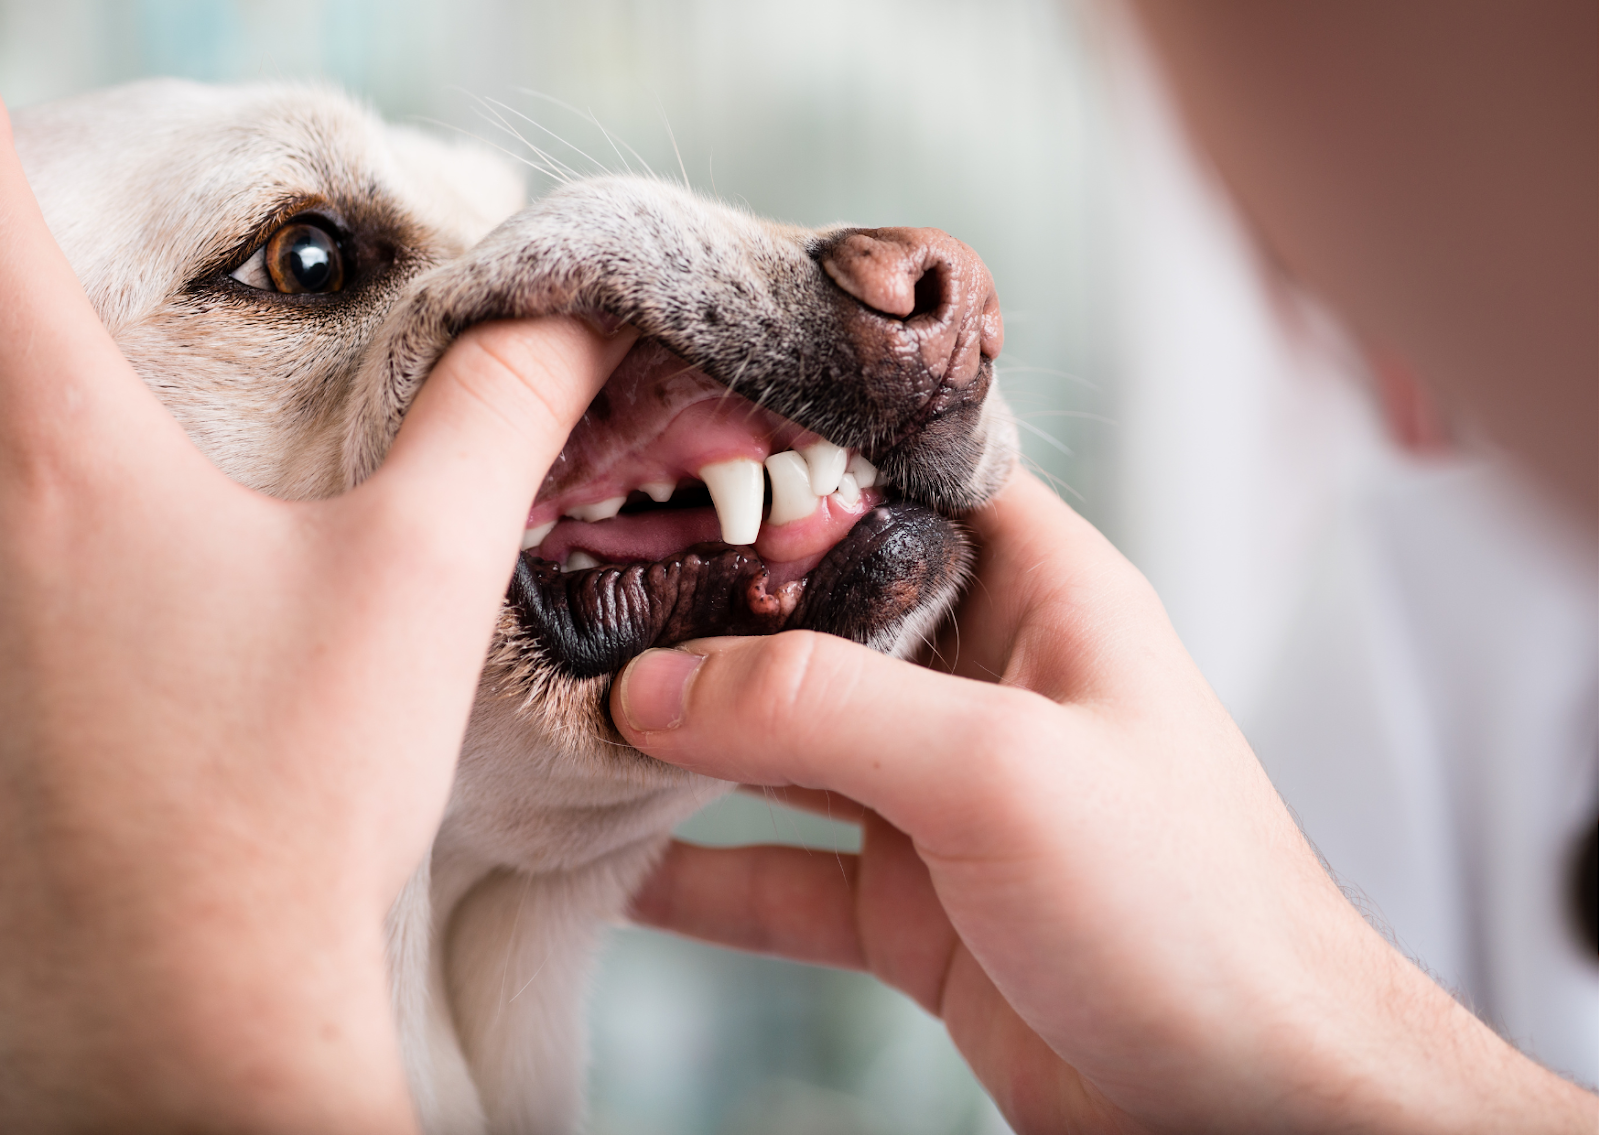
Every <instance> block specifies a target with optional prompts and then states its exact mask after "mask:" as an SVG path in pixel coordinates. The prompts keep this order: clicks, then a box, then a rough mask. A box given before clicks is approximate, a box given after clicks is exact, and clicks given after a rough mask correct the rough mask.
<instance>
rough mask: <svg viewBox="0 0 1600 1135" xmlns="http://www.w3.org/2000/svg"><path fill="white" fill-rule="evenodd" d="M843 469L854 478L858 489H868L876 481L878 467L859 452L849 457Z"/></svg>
mask: <svg viewBox="0 0 1600 1135" xmlns="http://www.w3.org/2000/svg"><path fill="white" fill-rule="evenodd" d="M845 471H846V472H847V473H849V474H850V475H851V476H852V477H854V478H855V479H856V488H858V489H870V488H872V486H873V485H876V484H877V483H878V467H877V466H876V465H874V464H873V463H872V462H870V461H868V460H867V459H866V458H865V457H863V456H861V454H859V453H858V454H856V455H855V456H854V457H852V458H851V459H850V464H849V465H847V466H845Z"/></svg>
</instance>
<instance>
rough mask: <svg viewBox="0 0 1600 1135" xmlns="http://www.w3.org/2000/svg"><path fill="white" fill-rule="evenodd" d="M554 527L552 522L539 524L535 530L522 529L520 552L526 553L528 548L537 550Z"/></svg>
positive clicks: (554, 524) (554, 523)
mask: <svg viewBox="0 0 1600 1135" xmlns="http://www.w3.org/2000/svg"><path fill="white" fill-rule="evenodd" d="M555 526H556V522H555V521H553V520H552V521H551V522H550V523H549V524H541V525H539V526H538V527H537V528H524V529H523V530H522V550H523V551H524V552H526V551H527V550H528V549H529V548H537V547H538V546H539V545H540V544H543V543H544V538H545V537H546V536H548V535H550V529H552V528H554V527H555Z"/></svg>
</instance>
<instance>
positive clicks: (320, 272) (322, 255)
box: [289, 240, 333, 292]
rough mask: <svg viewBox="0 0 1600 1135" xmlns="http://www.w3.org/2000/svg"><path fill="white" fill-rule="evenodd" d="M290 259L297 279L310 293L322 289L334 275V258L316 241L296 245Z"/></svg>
mask: <svg viewBox="0 0 1600 1135" xmlns="http://www.w3.org/2000/svg"><path fill="white" fill-rule="evenodd" d="M289 257H290V265H291V267H292V269H293V271H294V276H295V279H297V280H299V281H300V285H301V286H302V287H303V288H305V290H306V291H308V292H314V291H316V290H317V289H318V288H320V287H322V285H324V284H326V283H327V282H328V277H329V276H331V275H333V257H332V256H331V255H330V253H329V250H328V249H326V248H324V247H322V245H321V244H320V243H318V242H317V241H315V240H308V241H305V242H304V243H302V244H298V245H296V246H295V248H294V250H293V251H292V252H291V253H290V254H289Z"/></svg>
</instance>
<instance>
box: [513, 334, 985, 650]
mask: <svg viewBox="0 0 1600 1135" xmlns="http://www.w3.org/2000/svg"><path fill="white" fill-rule="evenodd" d="M964 555H965V549H964V544H963V543H962V541H961V539H960V536H959V535H958V534H957V532H956V531H955V529H954V526H953V525H952V524H951V522H950V521H948V520H946V519H945V518H944V517H942V516H940V515H939V514H938V513H936V512H934V511H933V510H932V509H931V508H928V507H926V506H924V505H922V504H919V503H916V502H914V501H911V500H908V499H905V497H904V495H903V494H902V493H900V492H899V491H897V490H896V488H895V487H894V486H892V485H889V484H887V483H885V482H884V481H883V480H882V479H881V477H880V476H879V474H878V470H877V469H876V468H875V467H874V466H873V465H872V463H871V462H869V461H868V460H867V459H866V458H865V457H864V456H863V455H862V454H861V453H859V452H857V451H855V450H852V449H849V448H845V447H842V446H839V445H836V444H834V443H833V442H831V441H829V440H828V439H826V438H823V437H821V436H819V435H818V434H816V433H813V432H811V431H809V430H807V429H805V428H804V427H803V426H801V425H799V424H797V423H795V422H793V421H791V420H789V419H787V418H784V417H782V416H780V415H778V414H776V413H773V412H772V411H770V410H767V409H763V408H762V407H759V406H757V405H756V404H754V403H752V402H751V401H749V400H748V399H746V398H743V397H741V396H740V395H738V394H736V393H734V392H733V391H731V390H730V389H729V388H728V387H726V386H724V385H722V384H721V383H719V382H716V381H715V380H713V379H712V378H710V377H709V376H708V375H706V374H705V373H704V372H703V371H700V370H698V369H696V368H695V367H693V366H691V365H690V364H689V363H687V362H685V361H684V360H683V359H682V358H680V357H679V356H677V355H675V354H673V353H672V352H671V351H669V350H667V349H666V348H665V347H664V346H662V345H661V344H659V343H658V342H655V341H654V340H642V341H641V342H640V343H638V344H637V345H636V346H635V347H634V348H633V350H632V351H630V352H629V354H628V355H627V357H626V358H625V359H624V360H623V362H622V363H621V365H619V366H618V368H617V370H616V371H615V373H613V374H612V376H611V378H610V379H609V380H608V381H607V383H606V386H605V387H604V388H603V389H602V390H601V392H600V393H599V394H598V395H597V396H596V397H595V399H594V401H593V402H592V403H591V404H590V406H589V408H588V410H587V411H586V412H585V414H584V416H583V418H582V419H581V420H580V421H579V423H578V425H577V426H576V427H575V428H574V429H573V431H572V433H571V435H570V436H569V437H568V439H567V443H566V446H565V448H564V449H563V450H562V452H561V455H560V456H559V457H558V458H557V459H556V462H555V464H554V465H553V466H552V468H551V470H550V473H549V475H548V476H547V477H546V479H545V483H544V485H543V486H542V487H541V489H540V491H539V495H538V498H537V499H536V500H535V501H534V503H533V506H532V508H531V509H530V510H529V512H528V520H527V530H526V532H525V533H524V536H523V551H522V555H521V557H520V558H519V561H518V564H517V568H516V572H515V575H514V577H513V580H512V585H511V591H510V600H511V602H512V604H513V605H514V607H515V608H516V611H517V613H518V616H519V618H520V619H521V622H522V624H523V627H524V628H525V630H526V631H527V632H528V633H529V634H530V635H531V636H532V637H533V638H534V639H535V640H536V641H537V642H538V643H539V644H540V645H541V646H542V648H543V650H544V652H545V653H546V654H547V655H548V656H549V658H550V660H551V661H552V662H553V663H555V664H556V665H558V666H560V667H561V668H563V669H565V670H566V671H567V672H569V673H570V674H572V675H573V676H575V677H593V676H598V675H602V674H608V673H612V672H615V671H616V670H618V669H620V668H621V667H622V666H623V665H624V664H626V662H627V661H628V660H629V659H630V658H632V657H633V656H634V655H636V654H639V653H640V652H642V651H644V650H646V649H648V648H649V647H651V646H670V645H672V644H674V643H678V642H682V641H684V640H686V639H691V638H698V637H703V636H708V635H757V634H773V633H776V632H777V631H780V630H784V629H787V628H807V629H812V630H821V631H827V632H829V633H833V634H839V635H843V636H844V637H847V638H852V639H855V640H856V641H859V642H871V641H873V639H874V637H875V636H876V635H878V634H880V633H882V632H884V631H887V630H889V629H891V628H893V627H895V626H897V625H898V624H900V623H901V622H902V621H903V620H904V619H905V618H906V616H907V615H909V614H911V613H912V612H913V611H914V610H915V609H916V608H917V607H918V606H919V605H921V604H922V603H923V602H925V601H926V600H927V599H928V598H930V597H932V596H933V595H935V594H937V593H942V592H944V591H946V590H948V589H949V588H951V587H953V585H954V583H955V581H956V580H957V579H958V577H959V575H960V573H961V571H962V569H963V566H964Z"/></svg>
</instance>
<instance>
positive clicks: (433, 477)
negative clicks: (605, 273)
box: [354, 316, 638, 570]
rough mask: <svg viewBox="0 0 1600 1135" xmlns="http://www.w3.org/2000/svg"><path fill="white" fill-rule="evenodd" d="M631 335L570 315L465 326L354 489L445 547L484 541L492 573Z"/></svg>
mask: <svg viewBox="0 0 1600 1135" xmlns="http://www.w3.org/2000/svg"><path fill="white" fill-rule="evenodd" d="M637 337H638V336H637V333H636V332H634V331H633V330H631V329H624V330H622V331H619V332H617V333H616V334H613V335H610V336H602V335H601V334H600V333H598V332H597V331H595V330H594V329H592V328H591V327H590V326H589V325H588V324H586V323H584V322H583V321H582V320H580V319H577V318H575V317H573V316H543V317H540V318H537V319H517V320H505V321H500V322H494V323H482V324H479V325H478V326H476V327H473V328H471V329H470V330H468V331H467V332H466V333H465V334H463V335H462V336H461V337H460V338H459V339H457V340H456V341H455V343H454V344H452V345H451V347H450V349H449V350H448V351H446V352H445V354H444V356H443V357H442V358H441V359H440V360H439V362H438V364H437V365H436V366H435V367H434V368H433V371H432V372H431V373H430V374H429V375H428V379H427V381H426V382H425V383H423V386H422V390H421V391H420V392H419V393H418V394H417V398H416V401H415V402H414V403H413V404H412V407H411V409H410V411H409V412H408V413H407V414H406V417H405V421H404V422H403V423H402V425H401V427H400V432H399V434H398V435H397V436H396V437H395V442H394V445H393V447H392V448H391V449H390V450H389V454H388V456H387V457H386V458H385V459H384V462H383V465H382V466H380V467H379V469H378V471H377V472H376V473H374V474H373V475H372V476H371V477H370V478H368V479H367V481H366V482H364V483H363V484H362V485H361V486H360V487H359V488H357V490H356V491H355V494H354V495H358V496H362V497H365V498H366V499H368V500H371V499H373V498H391V499H398V500H399V501H400V502H401V507H400V508H399V509H396V510H388V511H389V512H390V513H391V515H392V514H396V513H398V514H399V515H402V516H405V517H408V518H410V519H411V520H413V521H415V522H416V523H417V524H420V525H424V526H426V529H427V532H426V537H425V538H427V539H429V540H436V541H442V546H444V547H464V548H469V549H470V548H475V547H483V542H484V541H485V540H488V541H491V542H492V544H493V545H494V547H493V548H487V547H485V548H484V550H485V551H486V552H491V553H492V556H491V558H492V561H493V563H494V564H495V565H496V569H497V570H500V569H503V568H504V566H505V565H506V564H509V563H510V562H511V560H512V558H513V555H514V553H515V551H516V546H517V540H518V538H519V537H520V535H521V532H522V525H523V521H524V520H525V519H526V518H527V511H528V506H529V505H531V504H532V503H533V498H534V496H535V494H536V493H537V492H538V489H539V485H540V482H541V481H542V480H543V479H544V476H545V474H546V473H547V472H548V471H549V469H550V466H551V464H552V463H553V462H554V461H555V459H556V456H557V455H558V454H559V453H560V452H561V447H562V446H563V445H564V444H566V440H567V435H568V434H569V433H571V431H572V428H573V426H575V425H576V424H577V422H578V419H579V418H580V417H582V416H583V412H584V410H585V408H586V407H587V406H588V405H589V403H590V401H591V400H592V399H593V398H594V396H595V394H596V392H597V391H599V389H600V388H601V387H602V386H603V385H605V381H606V379H607V377H609V376H610V374H611V372H612V371H613V370H615V369H616V367H617V364H618V363H620V362H621V361H622V357H623V355H625V354H627V352H628V349H629V348H630V347H632V346H633V344H634V341H635V340H636V339H637ZM402 538H404V537H402ZM502 553H503V554H502Z"/></svg>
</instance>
